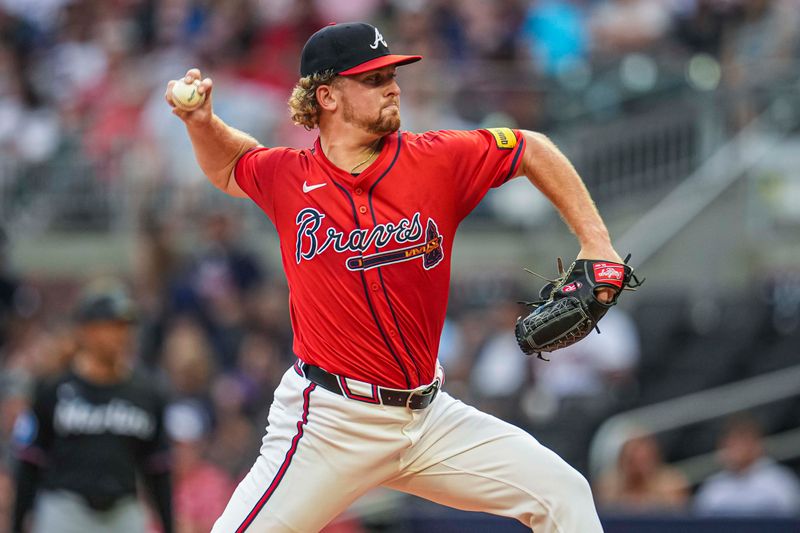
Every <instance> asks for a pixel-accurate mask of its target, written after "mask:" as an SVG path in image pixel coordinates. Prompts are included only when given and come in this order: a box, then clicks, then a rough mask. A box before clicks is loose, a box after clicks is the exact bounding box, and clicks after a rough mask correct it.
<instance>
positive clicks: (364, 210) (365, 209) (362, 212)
mask: <svg viewBox="0 0 800 533" xmlns="http://www.w3.org/2000/svg"><path fill="white" fill-rule="evenodd" d="M358 212H359V213H361V214H362V215H366V214H367V206H365V205H362V206H361V207H359V208H358Z"/></svg>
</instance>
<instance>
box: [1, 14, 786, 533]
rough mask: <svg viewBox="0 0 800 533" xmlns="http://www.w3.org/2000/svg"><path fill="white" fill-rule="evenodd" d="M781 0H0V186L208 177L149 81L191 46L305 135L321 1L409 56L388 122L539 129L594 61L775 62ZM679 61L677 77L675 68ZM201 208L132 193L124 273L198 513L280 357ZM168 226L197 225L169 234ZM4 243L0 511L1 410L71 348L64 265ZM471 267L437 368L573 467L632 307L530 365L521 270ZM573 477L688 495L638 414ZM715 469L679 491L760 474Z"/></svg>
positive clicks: (243, 272) (197, 522) (628, 491)
mask: <svg viewBox="0 0 800 533" xmlns="http://www.w3.org/2000/svg"><path fill="white" fill-rule="evenodd" d="M799 18H800V9H798V6H797V4H796V3H795V2H793V1H791V0H530V1H525V0H511V1H503V2H501V1H489V0H463V1H455V0H431V1H423V0H296V1H294V0H234V1H230V0H225V1H222V0H0V186H1V187H6V188H7V186H8V182H7V181H6V182H3V180H12V179H13V182H14V190H13V191H12V192H13V194H15V195H17V196H16V198H18V199H24V197H25V193H24V190H23V189H24V187H25V186H26V184H30V183H42V182H43V180H44V181H47V182H48V183H54V182H57V181H58V180H59V179H62V180H66V179H73V178H74V177H75V169H76V168H77V169H81V171H82V172H83V171H84V170H85V172H86V173H88V174H89V176H88V177H89V178H91V179H92V180H96V181H98V182H100V183H115V182H117V181H119V180H120V179H121V177H125V178H128V179H132V180H133V181H135V182H137V183H138V184H139V185H144V186H146V187H151V188H152V190H158V189H159V188H161V187H165V186H167V185H169V184H179V185H181V186H186V187H199V188H207V187H209V185H207V184H206V183H205V182H204V180H203V179H202V176H200V174H199V169H198V168H197V166H196V164H195V163H194V159H193V155H192V152H191V147H190V145H189V141H188V138H187V136H186V135H185V133H184V132H183V126H182V125H181V123H180V121H178V120H177V119H175V117H173V116H171V114H170V113H169V111H168V108H167V107H166V104H165V103H164V101H163V94H164V89H165V86H166V81H167V80H169V79H172V78H177V77H179V76H181V75H182V74H183V73H184V72H185V70H186V69H187V68H188V67H189V66H198V67H200V68H201V69H202V70H203V71H204V73H206V74H209V75H211V76H213V77H214V80H215V89H214V91H215V92H214V98H215V100H214V102H215V109H216V110H217V112H218V113H219V114H220V115H221V116H222V117H223V118H224V119H226V120H227V121H229V122H230V123H231V124H233V125H234V126H236V127H237V128H240V129H242V130H245V131H248V132H250V133H252V134H253V135H254V136H255V137H257V138H258V139H259V140H260V141H262V142H263V143H264V144H267V145H269V144H280V145H290V146H302V145H306V144H309V143H310V142H311V141H312V140H313V133H311V132H306V131H304V130H303V129H302V128H298V127H294V126H292V125H291V124H290V123H289V122H288V119H287V117H288V115H287V111H286V105H285V101H286V99H287V97H288V93H289V89H290V88H291V86H292V85H293V84H294V82H295V81H296V79H297V76H298V74H297V69H298V57H299V51H300V48H301V46H302V43H303V42H304V41H305V39H306V38H307V37H308V35H310V34H311V33H313V32H314V31H315V30H316V29H318V28H320V27H321V26H323V25H324V24H326V23H327V22H329V21H345V20H355V19H361V20H369V21H371V22H374V23H376V24H377V25H379V27H380V28H381V29H382V32H383V34H384V36H385V37H386V39H387V41H388V42H389V45H390V47H391V48H392V50H393V51H394V52H398V53H406V52H409V53H411V52H413V53H420V54H422V55H423V56H425V60H424V61H423V62H422V63H420V64H419V65H418V66H416V65H415V66H414V67H413V70H412V69H411V68H409V69H408V71H407V72H402V71H403V69H401V80H400V81H401V85H402V87H403V90H404V100H403V106H404V110H403V117H404V127H406V128H407V129H411V130H424V129H429V128H470V127H478V126H481V125H484V124H489V123H492V122H496V121H502V122H503V125H506V124H511V125H513V124H517V125H520V126H524V127H527V128H532V129H541V128H547V127H550V126H552V125H553V124H554V123H555V122H557V121H558V120H559V119H560V118H563V117H560V115H559V112H560V110H562V108H561V107H560V106H548V98H549V97H550V96H549V95H551V94H554V93H555V94H559V93H570V92H575V93H576V94H577V93H579V92H580V93H581V94H583V95H585V96H586V97H585V98H584V100H583V101H584V103H585V104H586V106H587V107H590V108H591V106H595V107H596V108H597V109H606V108H607V107H608V105H609V104H608V103H609V97H608V93H607V92H604V91H595V92H591V91H584V92H581V91H582V90H583V89H585V88H586V87H588V86H589V85H590V84H591V83H592V81H593V80H597V79H599V78H600V77H601V73H602V72H603V68H604V67H605V66H607V65H611V64H614V65H619V64H625V65H627V66H628V68H627V70H625V69H623V72H628V73H629V74H631V76H630V79H629V89H631V90H635V89H636V88H637V87H639V88H647V87H649V88H651V89H652V88H653V87H654V86H653V83H652V80H650V81H648V74H647V73H648V72H649V70H648V68H649V67H648V66H647V65H651V64H653V61H656V62H657V63H658V64H659V65H661V64H665V65H666V64H670V62H677V63H678V64H680V65H683V62H684V61H687V60H688V59H691V58H694V59H695V60H697V59H698V58H699V60H700V62H699V63H693V64H694V65H695V67H697V69H696V71H694V72H695V74H696V75H697V76H695V78H692V79H694V82H695V83H696V84H697V85H698V87H706V88H714V87H715V86H716V83H720V82H721V83H729V84H730V85H731V86H736V84H741V83H746V82H747V80H749V79H750V77H752V76H753V74H752V73H751V72H750V70H749V67H750V66H751V65H753V63H754V62H758V63H760V65H759V68H760V69H761V70H759V73H762V74H763V73H764V72H771V73H773V74H774V75H776V76H779V75H780V72H781V69H782V68H784V67H783V62H785V61H786V60H787V58H791V57H792V56H793V54H794V53H795V52H796V50H797V37H798V30H800V23H798V19H799ZM763 58H770V59H774V60H775V61H760V60H761V59H763ZM626 61H627V63H626ZM715 65H716V67H715ZM721 65H722V66H724V67H725V69H724V72H726V73H727V74H726V76H727V78H724V79H722V80H721V81H720V80H719V79H718V78H719V73H718V72H717V75H716V77H715V74H714V72H715V68H717V69H718V68H721V67H720V66H721ZM418 67H419V68H418ZM745 67H748V69H745ZM442 73H444V74H445V75H443V74H442ZM698 73H699V74H698ZM678 74H679V77H680V78H681V79H682V80H683V79H684V70H683V68H682V67H681V68H679V69H678ZM651 77H652V76H651ZM443 79H448V80H452V81H450V82H448V83H447V84H441V80H443ZM715 80H716V81H715ZM690 81H691V80H690ZM637 84H638V85H637ZM703 84H705V85H703ZM618 98H622V96H620V95H618ZM37 180H38V181H37ZM201 212H202V216H197V217H195V218H193V219H192V220H194V221H195V224H197V226H196V227H193V228H187V226H186V224H187V222H186V219H183V218H176V217H175V216H174V215H175V213H174V212H171V211H170V210H169V209H164V205H162V204H149V203H148V202H147V200H146V199H143V201H142V209H141V212H140V213H139V214H138V215H137V221H136V224H135V225H136V226H137V227H138V236H137V240H136V246H137V248H136V250H135V251H134V253H132V254H131V255H132V257H135V258H136V263H135V264H134V265H132V267H131V271H132V272H133V275H132V277H131V279H129V280H126V281H128V282H129V283H130V285H131V288H132V289H133V293H134V294H135V296H136V299H137V303H138V305H139V307H140V310H141V314H140V316H141V319H140V321H139V323H138V326H137V327H138V339H137V343H136V347H135V349H133V350H132V351H133V353H132V357H134V358H135V359H136V360H137V362H138V363H139V364H140V365H141V366H143V367H145V368H146V369H148V371H149V372H151V373H152V375H153V376H154V379H156V380H158V381H159V382H160V383H161V384H162V386H163V387H164V388H165V389H166V390H168V391H169V394H170V397H171V404H170V409H169V410H168V413H167V425H168V429H169V432H170V437H171V439H172V441H173V444H174V453H175V481H176V482H175V501H176V512H177V517H178V518H177V523H178V526H179V531H181V532H182V533H192V532H195V531H208V529H209V528H210V523H211V522H212V521H213V520H214V518H216V516H217V515H218V514H219V512H220V511H221V506H223V505H224V504H225V502H226V501H227V497H228V495H229V494H230V492H231V490H232V487H233V486H235V483H236V482H237V481H238V480H239V479H240V478H241V477H242V476H243V474H244V473H245V472H246V469H248V468H249V467H250V465H251V464H252V461H253V458H254V457H255V456H256V454H257V453H258V448H259V444H260V437H261V435H262V434H263V431H264V427H265V424H266V413H267V410H268V408H269V405H270V402H271V395H272V391H273V389H274V388H275V386H276V385H277V383H278V381H279V380H280V378H281V376H282V374H283V372H284V371H285V369H286V368H288V366H289V365H291V364H292V363H293V361H294V357H293V354H292V346H291V341H292V333H291V329H290V324H289V311H288V308H287V300H288V289H287V287H286V284H285V280H284V278H283V276H282V274H281V273H279V272H277V271H274V270H273V269H272V268H271V266H270V265H268V264H266V263H264V261H263V259H262V256H261V255H259V254H257V253H255V252H254V251H253V250H251V249H249V248H248V247H247V246H245V245H243V244H242V239H241V238H240V237H241V232H242V231H243V228H242V227H241V224H240V220H239V219H238V216H237V213H235V212H233V213H232V212H225V211H222V210H219V209H218V208H213V207H212V208H209V206H207V205H206V206H203V209H202V210H201ZM2 216H3V214H2V213H0V217H2ZM187 231H189V232H195V233H197V234H198V239H197V243H196V245H194V246H192V248H191V249H189V250H187V249H186V248H185V246H184V244H185V242H184V241H183V239H182V237H183V234H184V233H185V232H187ZM9 253H10V252H9V249H8V239H7V238H6V236H5V235H4V234H0V528H2V527H3V524H4V523H5V522H4V521H5V520H6V516H7V514H8V512H9V506H10V502H11V498H12V495H13V487H12V483H11V479H10V472H11V459H10V457H11V452H10V448H11V446H12V433H13V425H14V421H15V420H16V418H17V416H18V415H19V413H20V412H22V411H23V410H24V409H25V408H26V406H27V399H28V395H29V393H30V386H31V384H32V382H33V380H35V379H38V378H42V377H46V376H52V375H55V374H57V373H59V372H61V371H63V370H64V369H65V368H66V367H67V366H68V365H69V363H70V358H71V355H72V354H74V352H75V349H76V347H75V340H74V337H73V335H72V332H71V324H70V320H69V316H70V310H71V306H72V303H73V301H74V296H75V294H76V293H77V290H78V288H79V282H78V280H64V281H51V282H48V283H47V286H46V287H43V286H40V284H37V283H30V282H29V281H28V280H26V279H25V276H24V274H22V275H19V274H18V273H15V272H14V271H13V270H12V269H11V268H10V266H9V265H8V263H7V261H6V259H7V258H8V256H9ZM275 253H276V252H275ZM475 276H476V277H470V278H462V279H458V280H456V281H455V283H454V286H453V288H452V295H451V305H450V313H449V316H448V320H447V322H446V325H445V330H444V333H443V336H442V342H441V348H440V359H441V361H442V363H443V365H444V367H445V369H446V371H447V388H448V389H449V390H450V392H451V393H453V394H454V395H457V396H459V397H461V398H464V399H465V400H466V401H467V402H470V403H473V404H476V405H477V406H479V407H480V408H482V409H484V410H486V411H489V412H492V413H494V414H497V415H498V416H501V417H503V418H505V419H507V420H510V421H512V422H514V423H516V424H519V425H521V426H522V427H526V428H528V429H530V430H531V431H532V432H533V433H534V434H535V435H537V437H539V438H540V439H541V440H542V441H543V442H545V443H546V444H548V445H551V446H553V447H554V448H555V449H556V450H557V451H558V452H559V453H560V454H561V455H562V456H564V457H565V458H567V459H568V460H569V461H570V462H571V463H573V464H576V466H578V467H579V468H581V469H585V462H586V448H585V444H586V442H587V441H588V438H589V436H590V435H591V433H592V432H593V431H594V430H595V429H596V423H597V421H598V420H601V419H602V418H603V417H605V416H607V415H608V414H609V413H611V412H614V411H615V410H619V409H620V407H623V406H625V405H626V404H625V401H626V400H625V399H626V398H631V397H634V396H635V394H634V392H635V390H636V386H637V384H636V379H635V371H636V368H637V363H638V360H639V356H640V353H639V352H640V344H639V338H638V335H637V330H636V327H635V325H634V323H633V321H632V320H631V318H630V317H629V316H628V315H627V314H626V313H625V312H624V311H623V310H621V309H614V310H613V312H611V313H610V314H609V315H608V317H607V318H606V319H605V321H604V325H603V334H602V335H596V334H593V336H592V337H590V338H589V339H587V340H586V341H584V342H582V343H581V344H579V345H576V346H574V347H572V348H570V349H569V350H565V351H563V353H560V354H559V357H556V358H553V360H552V361H551V362H550V363H547V364H545V363H543V362H542V361H539V360H536V359H526V358H524V357H522V356H521V355H520V353H519V349H518V347H517V346H516V343H515V340H514V336H513V332H512V331H511V330H512V329H513V324H514V320H515V319H516V317H517V316H518V315H519V314H520V313H521V308H520V306H519V305H517V304H513V303H509V302H513V301H515V300H518V299H520V298H521V297H523V295H524V294H526V293H529V292H530V291H526V290H524V288H523V287H522V286H520V283H519V280H518V279H517V277H516V276H511V275H509V276H505V275H504V274H503V273H498V272H492V273H491V274H483V275H481V274H475ZM732 428H733V429H731V430H730V431H731V432H733V431H734V430H736V431H738V433H734V437H731V438H727V437H726V438H725V439H723V441H721V446H723V445H724V446H731V447H733V448H735V450H734V452H732V455H733V456H734V459H731V460H730V461H729V462H730V464H734V465H739V466H735V467H731V469H732V471H733V472H740V473H741V472H745V473H752V472H754V470H752V469H751V466H752V465H756V464H757V465H758V466H759V468H760V469H762V470H766V471H769V472H768V473H767V474H765V475H766V476H767V477H768V478H769V479H770V480H774V479H778V480H779V481H778V482H779V483H783V485H781V486H783V487H785V488H784V489H783V492H784V493H786V494H788V495H789V496H788V497H787V502H786V507H782V508H781V509H780V511H781V512H787V509H788V510H789V511H788V512H795V513H796V512H798V508H800V503H799V502H798V500H797V499H795V500H792V499H791V494H793V492H792V490H793V489H792V487H795V484H794V481H793V478H792V477H791V475H790V474H788V473H786V472H782V471H781V472H776V471H775V469H774V468H773V469H772V470H770V468H772V467H773V466H774V465H773V464H772V463H770V462H769V460H768V459H766V458H765V457H763V456H762V451H763V450H762V449H761V446H760V440H759V439H760V434H759V432H758V428H757V427H755V426H754V425H752V424H749V422H742V423H741V424H739V425H732ZM740 434H743V435H744V436H743V437H742V438H741V439H738V440H737V439H736V438H735V437H736V436H738V435H740ZM725 435H728V433H725ZM748 438H749V439H750V440H747V439H748ZM742 442H744V444H741V443H742ZM748 444H749V447H748ZM737 445H738V447H737ZM743 449H744V450H745V451H741V450H743ZM736 450H739V451H740V454H739V455H738V456H737V455H736ZM742 455H744V456H746V458H745V459H738V462H737V459H736V457H740V456H742ZM762 467H763V468H762ZM770 476H772V477H770ZM593 481H596V489H597V494H598V498H599V500H600V501H601V503H602V504H603V505H605V506H606V507H607V508H609V509H614V508H619V509H626V510H629V511H630V510H634V511H635V510H642V509H653V508H657V509H662V510H663V509H672V510H686V509H688V508H690V506H691V505H693V504H691V503H690V498H691V491H690V490H689V489H690V488H689V487H688V486H687V485H686V481H685V479H683V478H682V477H681V475H680V473H678V472H675V471H672V470H669V469H668V468H667V467H665V466H664V465H663V461H662V459H661V458H660V456H659V450H658V443H657V441H655V440H654V439H653V438H651V437H648V436H643V437H642V438H641V439H637V440H635V441H632V442H631V443H629V445H628V446H626V448H625V450H624V451H623V454H622V455H621V457H620V462H619V464H618V465H616V470H615V471H614V472H611V473H608V474H607V475H606V476H604V477H603V478H602V479H599V480H593ZM645 481H647V483H645ZM737 481H741V476H739V477H737V476H736V475H734V474H730V475H728V477H725V476H720V477H719V478H718V481H717V483H718V484H719V485H722V488H720V489H716V490H715V489H714V488H713V486H712V487H708V488H705V487H704V488H703V490H701V491H700V493H699V496H698V500H697V502H696V508H697V509H707V510H708V512H716V510H719V509H723V508H724V504H723V503H720V502H721V501H723V502H724V501H726V500H725V497H724V496H725V495H726V494H734V493H738V494H742V493H746V494H753V495H757V494H759V493H758V491H753V490H751V489H750V488H749V487H751V485H744V486H745V487H746V488H745V489H740V490H737V487H739V488H740V486H738V485H736V482H737ZM769 482H770V483H773V481H769ZM778 482H774V483H778ZM650 483H652V484H653V485H652V486H651V485H650ZM709 483H710V482H709ZM725 483H728V486H727V488H726V487H725ZM758 483H760V481H759V482H758ZM758 483H756V482H754V485H752V486H757V487H760V486H761V485H759V484H758ZM726 491H727V492H726ZM723 512H724V509H723Z"/></svg>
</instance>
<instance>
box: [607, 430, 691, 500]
mask: <svg viewBox="0 0 800 533" xmlns="http://www.w3.org/2000/svg"><path fill="white" fill-rule="evenodd" d="M595 494H596V497H597V501H598V505H599V506H600V507H601V508H603V509H605V510H606V511H614V512H621V513H631V514H640V513H663V512H664V511H680V510H683V509H684V508H685V507H686V504H687V502H688V497H689V485H688V482H687V480H686V478H685V477H684V475H683V474H682V473H681V472H680V471H678V470H676V469H674V468H671V467H669V466H667V465H666V464H664V461H663V459H662V457H661V450H660V447H659V445H658V441H656V439H655V438H654V437H653V436H651V435H642V436H639V437H636V438H633V439H631V440H629V441H628V442H626V443H625V445H624V446H623V447H622V450H620V454H619V458H618V460H617V465H616V467H615V468H614V469H613V470H610V471H608V472H604V473H603V474H602V475H601V477H600V479H598V480H597V482H596V483H595Z"/></svg>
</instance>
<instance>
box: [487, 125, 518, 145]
mask: <svg viewBox="0 0 800 533" xmlns="http://www.w3.org/2000/svg"><path fill="white" fill-rule="evenodd" d="M486 131H488V132H489V133H491V134H492V137H494V142H495V143H496V144H497V147H498V148H500V149H501V150H511V149H512V148H514V147H515V146H516V145H517V136H516V135H514V132H513V131H511V128H486Z"/></svg>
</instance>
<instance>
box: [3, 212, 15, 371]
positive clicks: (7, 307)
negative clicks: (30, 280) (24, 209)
mask: <svg viewBox="0 0 800 533" xmlns="http://www.w3.org/2000/svg"><path fill="white" fill-rule="evenodd" d="M18 287H19V282H18V281H17V280H16V279H15V278H14V276H12V275H11V273H10V272H9V270H8V237H7V236H6V232H5V230H4V229H3V227H2V226H0V361H2V355H3V352H2V350H3V345H4V344H5V343H6V338H7V336H8V330H9V328H10V327H11V320H12V316H13V315H14V307H15V304H14V299H15V294H16V293H17V289H18Z"/></svg>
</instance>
